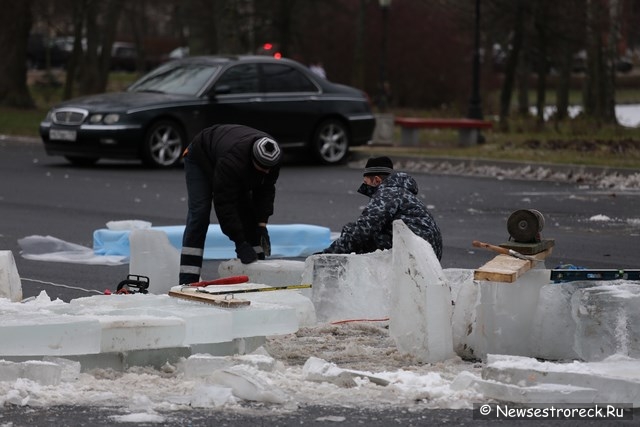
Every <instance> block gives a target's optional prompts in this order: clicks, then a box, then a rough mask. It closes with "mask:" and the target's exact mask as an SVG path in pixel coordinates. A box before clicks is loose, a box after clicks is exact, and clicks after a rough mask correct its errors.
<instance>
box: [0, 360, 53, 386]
mask: <svg viewBox="0 0 640 427" xmlns="http://www.w3.org/2000/svg"><path fill="white" fill-rule="evenodd" d="M61 377H62V366H61V365H58V364H56V363H52V362H45V361H38V360H27V361H25V362H10V361H7V360H0V382H2V381H9V382H14V381H16V380H17V379H18V378H26V379H29V380H31V381H35V382H37V383H38V384H40V385H58V384H59V383H60V379H61Z"/></svg>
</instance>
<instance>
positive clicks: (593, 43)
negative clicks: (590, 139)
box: [583, 0, 620, 123]
mask: <svg viewBox="0 0 640 427" xmlns="http://www.w3.org/2000/svg"><path fill="white" fill-rule="evenodd" d="M609 6H610V9H609V10H607V9H606V5H604V4H602V2H600V1H594V0H589V1H588V2H587V75H586V80H585V88H584V89H585V90H584V100H583V102H584V111H585V113H586V114H587V115H588V116H591V117H592V118H594V119H596V120H597V121H598V122H605V123H617V120H616V116H615V72H616V71H615V61H616V58H617V54H616V42H617V25H618V19H619V7H620V5H619V3H618V1H616V0H611V1H610V3H609ZM607 21H608V24H607ZM605 36H607V38H606V40H608V43H607V46H605V45H604V42H605V40H604V39H605Z"/></svg>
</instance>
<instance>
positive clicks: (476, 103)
mask: <svg viewBox="0 0 640 427" xmlns="http://www.w3.org/2000/svg"><path fill="white" fill-rule="evenodd" d="M472 72H473V77H472V78H473V80H472V82H473V86H472V89H471V99H469V113H468V117H469V118H470V119H478V120H482V101H481V99H480V0H476V11H475V34H474V48H473V71H472Z"/></svg>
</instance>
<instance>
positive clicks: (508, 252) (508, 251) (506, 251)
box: [471, 240, 540, 261]
mask: <svg viewBox="0 0 640 427" xmlns="http://www.w3.org/2000/svg"><path fill="white" fill-rule="evenodd" d="M471 244H472V245H473V246H475V247H476V248H485V249H489V250H491V251H494V252H497V253H499V254H503V255H511V256H513V257H516V258H520V259H524V260H527V261H540V259H539V258H536V257H533V256H531V255H524V254H521V253H520V252H516V251H514V250H513V249H508V248H503V247H502V246H495V245H491V244H489V243H484V242H479V241H477V240H474V241H473V242H471Z"/></svg>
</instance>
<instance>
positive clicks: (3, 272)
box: [0, 251, 22, 302]
mask: <svg viewBox="0 0 640 427" xmlns="http://www.w3.org/2000/svg"><path fill="white" fill-rule="evenodd" d="M0 298H7V299H9V300H10V301H13V302H18V301H21V300H22V282H21V281H20V276H19V275H18V268H17V267H16V260H15V259H14V258H13V252H11V251H0Z"/></svg>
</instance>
